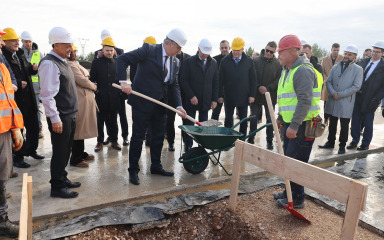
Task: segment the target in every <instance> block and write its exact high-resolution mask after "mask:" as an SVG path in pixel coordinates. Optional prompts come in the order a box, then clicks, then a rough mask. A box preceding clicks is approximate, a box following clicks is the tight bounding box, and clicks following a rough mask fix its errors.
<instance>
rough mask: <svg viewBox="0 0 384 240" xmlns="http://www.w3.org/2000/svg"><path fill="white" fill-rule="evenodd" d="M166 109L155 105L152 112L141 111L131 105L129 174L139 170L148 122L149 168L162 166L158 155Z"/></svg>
mask: <svg viewBox="0 0 384 240" xmlns="http://www.w3.org/2000/svg"><path fill="white" fill-rule="evenodd" d="M165 117H166V111H165V108H164V107H162V106H159V105H157V106H156V107H155V109H154V110H153V111H152V112H143V111H142V110H141V109H137V108H134V107H132V136H131V144H130V147H129V168H128V172H129V174H136V173H138V172H139V171H140V167H139V160H140V157H141V150H142V148H143V141H144V135H145V130H146V127H147V125H148V122H149V124H150V126H151V130H152V140H151V145H150V151H151V162H152V164H151V169H159V168H162V165H161V161H160V157H161V150H162V148H163V142H164V132H165Z"/></svg>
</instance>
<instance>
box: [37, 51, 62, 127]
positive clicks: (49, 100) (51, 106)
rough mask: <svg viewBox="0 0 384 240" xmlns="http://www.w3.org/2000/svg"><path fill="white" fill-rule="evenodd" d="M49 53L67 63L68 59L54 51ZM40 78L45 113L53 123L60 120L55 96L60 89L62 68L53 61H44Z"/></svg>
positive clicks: (41, 98)
mask: <svg viewBox="0 0 384 240" xmlns="http://www.w3.org/2000/svg"><path fill="white" fill-rule="evenodd" d="M49 54H51V55H53V56H55V57H57V58H58V59H60V61H63V62H65V63H67V61H66V60H65V59H64V58H62V57H60V56H59V55H57V54H56V53H55V52H54V51H51V52H50V53H49ZM39 80H40V86H41V90H40V100H41V102H42V103H43V105H44V109H45V115H46V116H47V117H49V118H50V119H51V122H52V123H57V122H60V121H61V119H60V115H59V111H57V107H56V100H55V99H54V97H55V96H56V95H57V93H58V92H59V89H60V70H59V68H58V67H57V65H56V64H55V63H54V62H52V61H48V60H47V61H43V62H41V63H40V66H39Z"/></svg>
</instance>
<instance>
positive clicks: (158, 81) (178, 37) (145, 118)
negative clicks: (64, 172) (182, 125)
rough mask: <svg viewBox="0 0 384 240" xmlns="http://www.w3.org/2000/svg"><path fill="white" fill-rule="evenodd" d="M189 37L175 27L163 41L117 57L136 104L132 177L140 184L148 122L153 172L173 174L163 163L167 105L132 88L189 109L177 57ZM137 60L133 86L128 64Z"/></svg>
mask: <svg viewBox="0 0 384 240" xmlns="http://www.w3.org/2000/svg"><path fill="white" fill-rule="evenodd" d="M186 42H187V38H186V36H185V34H184V32H183V31H182V30H181V29H173V30H172V31H170V32H169V33H168V35H167V37H166V38H165V39H164V42H163V43H162V44H155V45H149V44H147V43H145V44H144V45H143V46H142V47H141V48H138V49H136V50H133V51H131V52H128V53H125V54H123V55H121V56H120V57H119V58H118V59H117V64H116V76H117V79H118V80H119V81H120V84H121V87H122V91H123V92H125V93H126V94H128V103H129V104H130V105H131V106H132V137H131V146H130V148H129V168H128V172H129V180H130V182H131V183H132V184H135V185H139V184H140V183H139V177H138V173H139V171H140V167H139V159H140V156H141V150H142V145H143V141H144V134H145V129H146V124H147V122H150V124H151V127H152V141H151V145H150V150H151V162H152V165H151V174H160V175H163V176H173V172H168V171H165V170H164V169H163V166H162V165H161V161H160V157H161V149H162V147H163V142H164V127H165V117H166V111H165V108H164V107H162V106H159V105H157V104H155V103H153V102H151V101H148V100H146V99H144V98H141V97H138V96H136V95H132V94H131V92H132V90H134V91H137V92H139V93H142V94H144V95H147V96H149V97H151V98H154V99H156V100H159V101H162V102H164V103H167V102H168V98H172V99H173V101H174V103H175V104H174V106H175V107H176V108H177V109H178V110H179V111H181V112H182V114H181V115H180V116H181V117H183V118H185V117H186V113H185V110H184V109H183V107H182V106H181V97H180V89H179V85H178V79H177V78H178V72H179V68H180V62H179V60H178V59H177V58H175V56H176V54H178V53H180V52H181V47H183V46H184V45H185V43H186ZM132 64H137V71H136V75H135V79H134V81H133V84H132V87H131V86H130V85H129V84H128V83H127V81H126V79H127V74H126V69H127V67H128V65H132Z"/></svg>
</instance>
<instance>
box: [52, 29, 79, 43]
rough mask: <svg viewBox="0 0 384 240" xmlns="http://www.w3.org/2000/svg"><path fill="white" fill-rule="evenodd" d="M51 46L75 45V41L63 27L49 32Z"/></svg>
mask: <svg viewBox="0 0 384 240" xmlns="http://www.w3.org/2000/svg"><path fill="white" fill-rule="evenodd" d="M48 36H49V44H55V43H74V42H75V40H74V39H73V38H72V36H71V34H70V33H69V32H68V31H67V29H65V28H62V27H54V28H52V30H51V31H49V35H48Z"/></svg>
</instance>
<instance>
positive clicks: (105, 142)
mask: <svg viewBox="0 0 384 240" xmlns="http://www.w3.org/2000/svg"><path fill="white" fill-rule="evenodd" d="M110 142H111V140H109V138H107V140H105V141H104V142H103V145H108V144H109V143H110Z"/></svg>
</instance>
